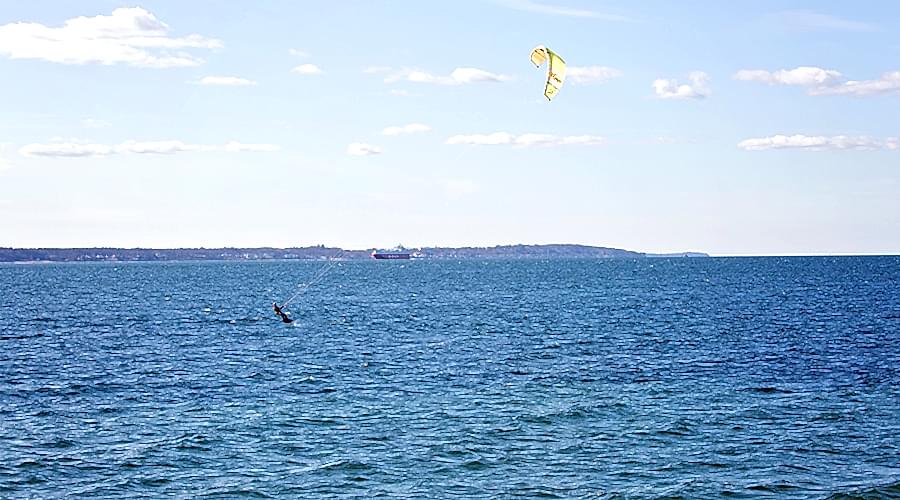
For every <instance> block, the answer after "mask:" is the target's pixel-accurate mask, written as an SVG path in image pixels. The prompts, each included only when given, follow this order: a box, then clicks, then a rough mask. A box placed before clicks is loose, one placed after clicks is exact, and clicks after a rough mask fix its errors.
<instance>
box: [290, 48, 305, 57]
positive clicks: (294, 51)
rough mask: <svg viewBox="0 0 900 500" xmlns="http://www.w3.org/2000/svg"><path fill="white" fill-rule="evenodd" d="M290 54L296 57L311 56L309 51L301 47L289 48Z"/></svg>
mask: <svg viewBox="0 0 900 500" xmlns="http://www.w3.org/2000/svg"><path fill="white" fill-rule="evenodd" d="M288 54H290V55H292V56H296V57H309V52H306V51H305V50H300V49H288Z"/></svg>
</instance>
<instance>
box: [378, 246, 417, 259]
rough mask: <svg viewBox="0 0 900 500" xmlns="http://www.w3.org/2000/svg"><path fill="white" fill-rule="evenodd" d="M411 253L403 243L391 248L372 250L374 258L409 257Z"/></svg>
mask: <svg viewBox="0 0 900 500" xmlns="http://www.w3.org/2000/svg"><path fill="white" fill-rule="evenodd" d="M410 255H411V254H410V253H409V251H407V250H406V249H405V248H403V245H398V246H397V247H396V248H392V249H390V250H372V258H373V259H409V257H410Z"/></svg>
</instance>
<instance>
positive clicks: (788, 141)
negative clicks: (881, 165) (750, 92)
mask: <svg viewBox="0 0 900 500" xmlns="http://www.w3.org/2000/svg"><path fill="white" fill-rule="evenodd" d="M737 147H739V148H741V149H744V150H747V151H763V150H768V149H799V150H807V151H835V150H854V149H855V150H875V149H887V150H896V149H900V139H898V138H896V137H890V138H887V139H875V138H872V137H867V136H847V135H834V136H823V135H818V136H809V135H802V134H796V135H773V136H771V137H756V138H751V139H744V140H743V141H741V142H739V143H738V145H737Z"/></svg>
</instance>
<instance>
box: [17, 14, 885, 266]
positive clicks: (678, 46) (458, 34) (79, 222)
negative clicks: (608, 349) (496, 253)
mask: <svg viewBox="0 0 900 500" xmlns="http://www.w3.org/2000/svg"><path fill="white" fill-rule="evenodd" d="M0 5H2V8H0V246H6V247H27V248H33V247H96V246H114V247H128V248H132V247H144V248H148V247H149V248H176V247H206V248H213V247H226V246H227V247H258V246H274V247H295V246H310V245H319V244H322V245H327V246H339V247H342V248H346V249H368V248H384V247H392V246H395V245H397V244H403V245H404V246H406V247H410V248H413V247H427V246H454V247H459V246H494V245H505V244H517V243H523V244H548V243H572V244H585V245H595V246H608V247H615V248H624V249H628V250H635V251H642V252H681V251H701V252H707V253H710V254H712V255H808V254H884V253H887V254H897V253H900V3H897V2H876V1H866V2H838V1H803V2H801V1H767V0H762V1H754V2H720V1H713V0H710V1H685V2H668V1H653V0H648V1H645V2H626V1H618V2H614V1H608V2H601V1H579V0H454V1H429V2H423V1H419V0H408V1H407V0H391V1H376V0H359V1H349V0H348V1H337V0H336V1H333V2H312V1H299V0H298V1H289V0H285V1H271V0H260V1H257V2H219V1H213V0H194V1H190V2H184V1H180V0H179V1H175V0H171V1H149V0H148V1H143V2H120V1H115V0H83V1H79V2H66V1H62V0H60V1H46V0H32V1H29V2H17V1H12V0H0ZM537 45H544V46H546V47H548V48H550V49H551V50H553V51H555V52H556V53H558V54H559V55H560V56H561V57H562V58H563V59H564V60H565V61H566V64H567V68H568V71H567V77H566V81H565V83H564V84H563V87H562V89H561V91H560V92H559V94H558V95H557V96H556V97H555V98H554V99H553V100H552V101H548V100H547V99H546V98H545V97H544V96H543V89H544V83H545V81H546V77H547V68H546V66H542V67H535V66H534V65H533V64H532V63H531V61H530V59H529V55H530V53H531V50H532V49H533V48H534V47H535V46H537Z"/></svg>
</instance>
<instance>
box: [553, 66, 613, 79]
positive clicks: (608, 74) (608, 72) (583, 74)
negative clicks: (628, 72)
mask: <svg viewBox="0 0 900 500" xmlns="http://www.w3.org/2000/svg"><path fill="white" fill-rule="evenodd" d="M623 74H624V73H622V71H621V70H618V69H616V68H609V67H606V66H569V67H568V68H566V80H568V81H570V82H573V83H602V82H605V81H607V80H611V79H613V78H617V77H620V76H622V75H623Z"/></svg>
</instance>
